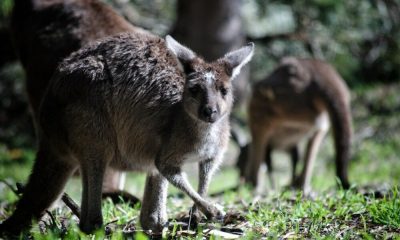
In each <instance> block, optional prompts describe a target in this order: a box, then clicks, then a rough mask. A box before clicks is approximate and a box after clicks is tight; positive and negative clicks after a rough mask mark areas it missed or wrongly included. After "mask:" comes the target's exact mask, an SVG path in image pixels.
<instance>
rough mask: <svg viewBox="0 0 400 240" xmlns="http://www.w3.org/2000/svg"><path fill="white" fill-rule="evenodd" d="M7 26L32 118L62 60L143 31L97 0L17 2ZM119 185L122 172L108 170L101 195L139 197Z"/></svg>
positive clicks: (35, 117) (36, 116) (131, 198)
mask: <svg viewBox="0 0 400 240" xmlns="http://www.w3.org/2000/svg"><path fill="white" fill-rule="evenodd" d="M11 30H12V36H13V40H14V45H15V49H16V51H17V54H18V55H19V58H20V60H21V63H22V66H23V67H24V70H25V73H26V89H27V93H28V99H29V103H30V107H31V110H32V115H33V117H34V122H37V121H38V120H37V118H38V111H39V105H40V102H41V101H42V98H43V96H44V93H45V90H46V88H47V86H48V84H49V81H50V78H51V76H52V75H53V73H54V72H55V69H56V67H57V65H58V63H59V62H60V61H61V60H62V59H64V58H65V57H66V56H68V55H69V54H70V53H72V52H73V51H76V50H78V49H79V48H81V47H82V46H83V45H86V44H88V43H91V42H94V41H96V40H98V39H100V38H104V37H107V36H111V35H115V34H118V33H122V32H131V33H138V32H140V33H143V32H144V30H142V29H140V28H137V27H134V26H132V25H131V24H130V23H128V22H127V21H125V20H124V19H123V18H122V17H121V16H120V15H118V14H117V13H116V12H115V11H114V10H112V9H111V8H110V7H109V6H107V5H106V4H104V3H102V2H100V1H98V0H51V1H50V0H15V3H14V9H13V12H12V19H11ZM35 125H36V123H35ZM82 144H84V143H82ZM123 186H124V174H123V173H122V172H119V171H115V170H113V169H111V168H109V169H107V173H106V177H105V179H104V184H103V188H104V192H105V196H111V197H113V198H114V199H117V198H118V197H117V196H123V197H124V199H125V200H130V201H137V200H136V198H135V197H133V196H132V195H130V194H128V193H126V192H123V191H120V190H122V188H123Z"/></svg>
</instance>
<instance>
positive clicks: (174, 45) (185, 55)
mask: <svg viewBox="0 0 400 240" xmlns="http://www.w3.org/2000/svg"><path fill="white" fill-rule="evenodd" d="M165 41H166V42H167V48H168V49H169V50H171V52H172V53H173V54H174V55H175V56H176V57H177V58H178V59H179V61H181V63H183V64H186V63H188V62H190V61H191V60H193V59H194V58H195V57H196V55H195V54H194V52H193V51H192V50H190V49H189V48H187V47H185V46H183V45H182V44H180V43H178V42H177V41H176V40H175V39H173V38H172V37H171V36H170V35H167V36H166V37H165Z"/></svg>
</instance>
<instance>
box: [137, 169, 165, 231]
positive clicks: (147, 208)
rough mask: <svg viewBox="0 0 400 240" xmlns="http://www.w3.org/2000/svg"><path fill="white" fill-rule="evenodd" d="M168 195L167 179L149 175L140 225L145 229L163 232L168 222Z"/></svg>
mask: <svg viewBox="0 0 400 240" xmlns="http://www.w3.org/2000/svg"><path fill="white" fill-rule="evenodd" d="M167 193H168V181H167V179H165V178H164V177H163V176H162V175H161V174H159V173H149V174H148V175H147V178H146V187H145V190H144V196H143V204H142V209H141V211H140V224H141V225H142V228H143V229H146V230H152V231H154V232H157V233H161V232H162V229H163V227H164V224H165V223H166V221H167V210H166V205H167Z"/></svg>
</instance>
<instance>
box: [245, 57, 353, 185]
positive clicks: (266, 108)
mask: <svg viewBox="0 0 400 240" xmlns="http://www.w3.org/2000/svg"><path fill="white" fill-rule="evenodd" d="M330 123H332V125H333V136H334V142H335V152H336V175H337V177H338V178H339V179H340V181H341V184H342V186H343V187H344V188H348V187H349V186H350V184H349V181H348V176H347V170H348V169H347V168H348V162H349V158H350V148H351V136H352V117H351V110H350V93H349V90H348V89H347V87H346V84H345V82H344V81H343V79H342V78H341V77H340V76H339V74H338V73H337V72H336V71H335V70H334V68H333V67H332V66H331V65H329V64H327V63H325V62H322V61H319V60H311V59H297V58H285V59H283V60H282V62H281V64H280V65H279V66H278V67H277V68H276V69H275V71H274V72H273V73H272V74H271V75H270V76H269V77H268V78H266V79H265V80H264V81H261V82H258V83H257V84H255V86H254V88H253V96H252V98H251V100H250V105H249V125H250V130H251V135H252V138H253V140H252V143H251V144H250V146H249V149H248V152H249V153H248V160H247V167H246V169H245V170H244V169H243V170H242V172H241V175H242V176H243V175H244V177H245V180H246V181H247V182H250V183H251V184H253V185H257V184H258V177H259V169H260V165H261V163H262V162H263V159H264V157H265V161H266V163H267V168H268V175H269V178H270V180H271V181H272V163H271V153H272V150H273V149H280V150H284V151H287V152H289V153H290V155H291V157H292V165H293V166H292V167H293V168H292V185H293V186H294V187H298V188H301V189H302V190H303V191H304V192H307V191H308V190H309V185H310V180H311V175H312V168H313V165H314V160H315V158H316V155H317V152H318V149H319V147H320V144H321V142H322V140H323V138H324V136H325V135H326V133H327V131H328V130H329V127H330ZM303 139H308V144H307V148H306V151H305V156H304V161H305V162H304V168H303V171H302V172H301V175H300V176H299V177H298V178H297V177H296V174H295V172H296V165H297V162H298V158H299V153H298V146H299V143H300V141H301V140H303ZM272 185H274V184H273V183H272Z"/></svg>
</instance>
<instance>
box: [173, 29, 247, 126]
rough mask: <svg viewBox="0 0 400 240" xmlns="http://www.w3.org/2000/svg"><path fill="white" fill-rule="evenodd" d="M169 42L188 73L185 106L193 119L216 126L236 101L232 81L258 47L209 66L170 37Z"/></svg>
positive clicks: (228, 55)
mask: <svg viewBox="0 0 400 240" xmlns="http://www.w3.org/2000/svg"><path fill="white" fill-rule="evenodd" d="M166 43H167V47H168V48H169V49H170V51H171V52H172V53H173V54H174V55H175V56H176V57H177V59H178V61H179V62H180V63H181V65H182V67H183V70H184V73H185V77H186V84H185V90H184V93H183V106H184V109H185V111H186V112H187V113H188V114H189V116H191V117H192V118H194V119H199V120H202V121H204V122H207V123H213V122H216V121H217V120H219V119H221V118H222V117H223V116H226V115H228V114H229V113H230V111H231V108H232V102H233V96H232V83H231V82H232V80H233V79H234V78H235V77H236V76H237V75H238V74H239V73H240V69H241V68H242V67H243V66H244V65H245V64H246V63H248V62H249V61H250V59H251V57H252V56H253V51H254V44H253V43H250V44H248V45H247V46H245V47H242V48H240V49H239V50H236V51H233V52H230V53H228V54H226V55H225V56H224V57H222V58H220V59H218V60H216V61H214V62H211V63H207V62H205V61H204V60H203V59H201V58H199V57H197V56H196V54H195V53H193V51H191V50H190V49H188V48H186V47H185V46H182V45H181V44H179V43H178V42H177V41H175V40H174V39H173V38H172V37H170V36H167V37H166Z"/></svg>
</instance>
